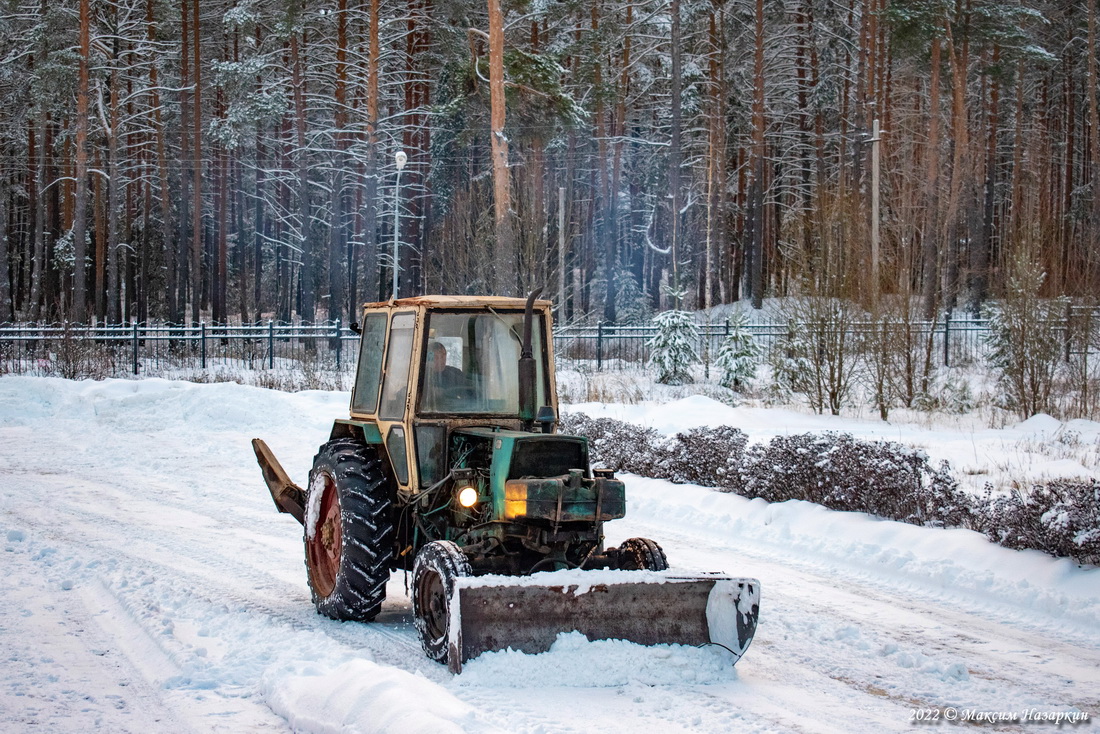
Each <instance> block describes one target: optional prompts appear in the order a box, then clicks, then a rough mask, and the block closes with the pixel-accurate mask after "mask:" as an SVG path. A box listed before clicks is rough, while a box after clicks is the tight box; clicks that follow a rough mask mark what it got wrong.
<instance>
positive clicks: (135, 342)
mask: <svg viewBox="0 0 1100 734" xmlns="http://www.w3.org/2000/svg"><path fill="white" fill-rule="evenodd" d="M137 373H138V332H137V319H134V374H135V375H136V374H137Z"/></svg>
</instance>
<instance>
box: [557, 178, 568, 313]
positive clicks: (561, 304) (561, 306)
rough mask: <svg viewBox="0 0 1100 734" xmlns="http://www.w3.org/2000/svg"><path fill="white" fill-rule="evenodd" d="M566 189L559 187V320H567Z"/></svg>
mask: <svg viewBox="0 0 1100 734" xmlns="http://www.w3.org/2000/svg"><path fill="white" fill-rule="evenodd" d="M566 311H567V309H566V307H565V187H564V186H559V187H558V319H559V320H560V321H564V320H565V314H566Z"/></svg>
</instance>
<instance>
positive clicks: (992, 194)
mask: <svg viewBox="0 0 1100 734" xmlns="http://www.w3.org/2000/svg"><path fill="white" fill-rule="evenodd" d="M1000 60H1001V49H1000V47H999V46H994V47H993V56H992V64H993V66H994V67H996V66H998V65H999V64H1000ZM989 84H990V87H989V97H988V102H987V104H988V105H989V106H988V110H987V113H986V120H987V121H988V126H987V131H986V149H985V191H984V192H983V193H984V197H985V198H984V202H983V206H982V229H981V239H980V241H979V242H978V246H977V247H975V248H974V249H973V250H972V251H971V260H970V271H971V275H972V278H973V281H972V283H971V289H970V310H971V312H972V313H974V314H977V313H979V312H980V311H981V306H982V303H983V302H984V301H985V299H986V297H987V295H988V291H989V264H990V262H991V261H992V255H991V252H992V250H993V236H994V226H993V225H994V221H993V220H994V211H995V209H994V204H995V201H996V184H997V126H998V121H999V115H998V111H999V108H1000V102H1001V93H1000V90H1001V85H1000V82H999V81H998V78H997V76H996V75H990V79H989Z"/></svg>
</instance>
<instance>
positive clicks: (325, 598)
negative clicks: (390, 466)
mask: <svg viewBox="0 0 1100 734" xmlns="http://www.w3.org/2000/svg"><path fill="white" fill-rule="evenodd" d="M392 491H393V490H392V487H391V484H390V480H389V477H388V476H387V475H386V472H385V470H384V468H383V466H382V461H381V459H380V458H379V456H378V455H377V453H376V452H373V451H370V450H369V449H367V447H365V446H364V445H363V444H361V443H359V442H357V441H355V440H353V439H348V438H340V439H335V440H333V441H329V442H328V443H326V444H323V445H322V446H321V448H320V450H319V451H318V452H317V456H315V457H314V459H313V470H312V471H311V472H310V473H309V490H308V491H307V493H306V522H305V531H306V532H305V546H306V568H307V569H308V571H309V574H308V578H309V588H310V591H311V592H312V596H313V603H314V605H316V607H317V611H318V612H320V613H321V614H324V615H326V616H328V617H332V618H333V619H351V620H359V621H364V622H366V621H370V620H372V619H374V617H375V616H377V614H378V612H379V611H380V610H381V608H382V602H383V600H384V599H385V598H386V582H387V581H388V580H389V577H390V561H391V559H392V557H393V520H392V519H391V516H390V513H391V507H392V499H391V498H392Z"/></svg>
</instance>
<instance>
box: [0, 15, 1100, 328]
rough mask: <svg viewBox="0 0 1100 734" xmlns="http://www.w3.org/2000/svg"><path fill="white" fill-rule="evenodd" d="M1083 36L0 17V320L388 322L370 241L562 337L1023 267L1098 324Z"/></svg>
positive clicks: (913, 294) (751, 20) (788, 26)
mask: <svg viewBox="0 0 1100 734" xmlns="http://www.w3.org/2000/svg"><path fill="white" fill-rule="evenodd" d="M1096 15H1097V10H1096V0H1079V1H1076V2H1065V1H1060V2H1054V1H1051V2H1047V1H1046V0H1027V1H1026V2H1018V1H1017V2H1013V1H1011V0H1010V1H1009V2H994V1H992V0H783V1H781V2H780V1H776V0H636V1H635V0H591V1H590V2H585V3H581V2H575V1H574V0H564V1H560V2H555V1H553V0H534V1H533V2H522V1H517V0H488V1H487V2H485V3H481V2H478V3H468V2H461V1H460V0H385V2H383V1H382V0H323V1H320V2H318V1H310V2H303V1H300V0H244V1H241V2H233V1H229V0H215V1H206V2H199V0H119V1H117V2H109V1H108V0H51V1H50V2H47V1H46V0H23V1H20V0H0V321H5V320H58V319H70V320H75V321H88V320H91V319H93V318H94V319H95V320H97V321H100V322H103V321H107V322H112V323H117V322H121V321H133V320H137V321H142V322H144V321H147V320H152V319H157V320H166V321H169V322H171V323H182V322H184V321H187V320H191V321H198V320H199V319H200V318H203V319H206V320H210V321H213V322H215V323H226V322H232V321H237V320H239V321H241V322H253V321H258V320H260V319H261V318H264V319H267V318H275V319H278V320H283V321H290V320H293V319H298V320H302V321H306V322H309V321H313V320H317V319H329V320H333V319H336V318H345V319H346V318H347V317H348V316H349V315H353V314H354V313H355V310H356V309H355V308H354V307H353V306H354V304H357V303H362V302H363V301H373V300H380V299H386V298H389V297H390V296H391V294H392V286H391V279H392V268H393V260H392V257H391V253H392V249H393V243H394V241H395V239H396V240H397V241H398V242H399V245H400V247H399V276H400V279H399V286H398V293H399V294H400V295H401V296H409V295H414V294H418V293H424V292H443V293H495V294H501V295H520V294H523V293H525V292H526V291H527V290H529V289H530V288H532V287H535V286H545V287H546V289H547V292H548V293H550V294H552V295H553V297H554V298H555V301H556V302H557V305H558V307H559V319H560V320H563V321H568V320H573V321H579V320H583V319H586V318H588V319H602V320H606V321H620V322H622V321H629V320H630V319H633V318H637V315H638V314H639V313H642V312H645V311H647V310H648V309H651V308H665V307H669V306H673V305H679V306H681V307H683V308H689V309H694V308H707V307H710V306H713V305H717V304H721V303H729V302H733V301H738V300H742V299H749V300H751V301H752V303H753V305H755V306H756V307H759V306H760V304H761V301H762V299H763V298H764V297H766V296H787V295H795V296H797V295H819V296H835V297H840V298H844V299H847V300H850V301H856V302H859V303H861V304H863V305H866V306H874V305H876V304H878V303H879V302H880V300H886V299H893V300H894V301H895V302H904V303H906V304H911V303H916V304H920V310H921V311H922V312H923V313H924V314H925V317H930V316H932V315H934V314H936V313H938V312H941V311H943V310H945V309H947V308H962V307H964V306H965V307H969V308H972V309H975V310H976V309H977V308H978V307H979V306H980V304H981V303H982V302H983V301H985V300H986V299H987V298H990V297H996V296H997V295H999V294H1001V293H1003V292H1004V291H1005V289H1006V288H1007V287H1008V284H1009V282H1010V280H1011V279H1012V277H1013V276H1014V274H1015V273H1016V272H1018V271H1019V269H1020V268H1023V267H1027V268H1031V269H1035V268H1036V267H1038V268H1039V269H1040V270H1041V271H1042V272H1044V273H1045V278H1044V279H1043V280H1042V284H1041V288H1042V293H1043V295H1046V296H1052V297H1053V296H1070V297H1076V298H1078V299H1081V300H1089V299H1092V300H1095V295H1096V294H1097V293H1100V252H1098V247H1097V238H1098V234H1100V190H1098V181H1097V177H1098V176H1100V109H1098V101H1097V93H1098V85H1097V75H1096V74H1097V71H1096V70H1097V59H1096V47H1097V39H1096V34H1097V30H1096ZM876 120H877V121H878V124H879V127H880V129H881V132H880V133H879V134H878V135H877V136H876V135H874V130H875V127H874V126H875V121H876ZM399 150H401V151H404V152H405V153H406V154H407V156H408V162H407V164H406V165H405V167H404V168H403V170H400V171H399V170H398V168H397V166H396V164H395V154H396V153H397V151H399ZM876 158H877V163H876ZM876 171H877V172H878V174H877V175H876ZM876 179H877V180H876ZM876 184H877V185H876ZM876 191H877V192H878V194H879V196H878V199H879V202H878V203H876V201H875V198H876V197H875V196H874V193H875V192H876ZM876 208H877V216H875V210H876ZM876 224H877V226H876ZM395 230H396V231H395ZM663 286H667V287H663ZM669 294H672V295H669Z"/></svg>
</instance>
